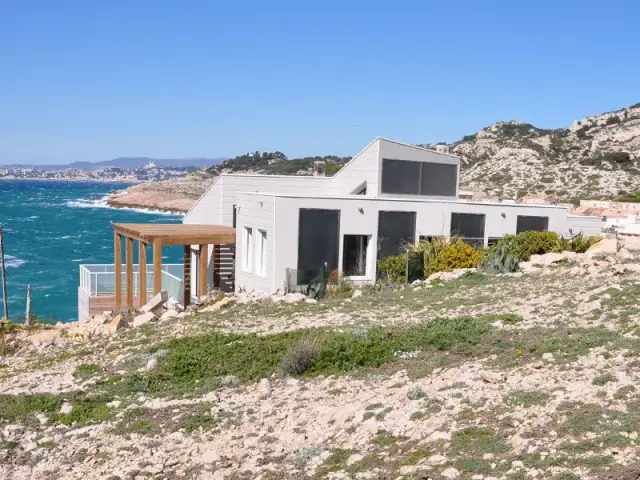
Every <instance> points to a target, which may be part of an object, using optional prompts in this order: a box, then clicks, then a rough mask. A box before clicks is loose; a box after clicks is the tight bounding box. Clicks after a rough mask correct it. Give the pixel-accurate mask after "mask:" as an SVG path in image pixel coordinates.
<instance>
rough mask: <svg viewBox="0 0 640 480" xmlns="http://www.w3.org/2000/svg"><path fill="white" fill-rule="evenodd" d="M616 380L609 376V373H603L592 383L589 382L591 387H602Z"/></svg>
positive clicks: (613, 376) (611, 375) (614, 377)
mask: <svg viewBox="0 0 640 480" xmlns="http://www.w3.org/2000/svg"><path fill="white" fill-rule="evenodd" d="M617 380H618V379H617V378H616V376H615V375H613V374H611V373H605V374H602V375H598V376H597V377H594V378H593V381H592V382H591V383H592V384H593V385H596V386H598V387H602V386H604V385H606V384H607V383H611V382H615V381H617Z"/></svg>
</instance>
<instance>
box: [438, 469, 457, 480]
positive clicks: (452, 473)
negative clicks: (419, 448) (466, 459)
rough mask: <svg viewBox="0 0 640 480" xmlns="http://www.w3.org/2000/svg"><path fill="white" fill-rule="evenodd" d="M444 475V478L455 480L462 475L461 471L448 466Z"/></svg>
mask: <svg viewBox="0 0 640 480" xmlns="http://www.w3.org/2000/svg"><path fill="white" fill-rule="evenodd" d="M442 476H443V477H444V478H448V479H451V480H454V479H456V478H459V477H460V472H459V471H458V470H456V469H455V468H453V467H450V468H447V469H446V470H445V471H444V472H442Z"/></svg>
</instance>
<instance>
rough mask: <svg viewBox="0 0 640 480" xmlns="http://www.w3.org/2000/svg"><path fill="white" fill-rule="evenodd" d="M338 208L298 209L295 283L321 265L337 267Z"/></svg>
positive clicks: (305, 279)
mask: <svg viewBox="0 0 640 480" xmlns="http://www.w3.org/2000/svg"><path fill="white" fill-rule="evenodd" d="M339 242H340V210H320V209H307V208H301V209H300V223H299V227H298V284H299V285H304V284H307V283H309V282H310V281H311V280H312V279H313V278H315V277H316V276H317V275H318V273H319V272H320V271H321V270H322V269H323V268H324V265H325V263H326V264H327V268H328V270H329V272H331V271H332V270H336V269H337V268H338V255H339V247H340V245H339Z"/></svg>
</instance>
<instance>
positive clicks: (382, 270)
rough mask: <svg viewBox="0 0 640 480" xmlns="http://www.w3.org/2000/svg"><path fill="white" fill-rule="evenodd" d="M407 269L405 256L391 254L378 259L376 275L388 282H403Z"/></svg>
mask: <svg viewBox="0 0 640 480" xmlns="http://www.w3.org/2000/svg"><path fill="white" fill-rule="evenodd" d="M406 270H407V257H406V256H405V255H393V256H391V257H387V258H381V259H380V260H378V276H379V277H380V279H382V280H384V281H386V282H389V283H404V277H405V273H406Z"/></svg>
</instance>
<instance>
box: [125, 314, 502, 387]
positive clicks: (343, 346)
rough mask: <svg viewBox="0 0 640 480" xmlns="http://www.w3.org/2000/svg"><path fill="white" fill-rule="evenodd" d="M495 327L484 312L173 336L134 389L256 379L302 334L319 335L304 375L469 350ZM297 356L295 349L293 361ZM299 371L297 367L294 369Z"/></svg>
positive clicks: (272, 369) (270, 370) (272, 368)
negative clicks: (365, 324) (419, 320)
mask: <svg viewBox="0 0 640 480" xmlns="http://www.w3.org/2000/svg"><path fill="white" fill-rule="evenodd" d="M493 331H494V329H493V327H491V325H490V322H489V320H487V319H485V318H472V317H464V318H452V319H437V320H434V321H432V322H428V323H425V324H422V325H416V326H411V327H407V328H395V329H392V328H384V327H372V328H369V329H367V330H364V331H363V330H362V329H358V330H354V331H352V332H336V331H330V330H321V329H318V330H306V331H295V332H285V333H280V334H276V335H267V336H264V335H255V334H249V335H234V334H221V333H212V334H209V335H202V336H198V337H189V338H181V339H177V340H172V341H170V342H167V343H165V344H163V345H160V346H156V347H154V349H157V348H164V349H167V350H168V351H169V352H170V353H169V355H168V356H167V357H164V358H161V359H159V360H158V363H159V365H158V367H157V368H156V369H155V370H154V371H153V372H151V373H149V374H147V376H145V377H140V376H131V377H130V378H129V379H128V380H127V381H128V382H130V381H132V380H135V382H136V383H137V387H136V388H138V389H139V390H138V391H149V392H152V393H158V394H165V393H173V394H184V393H188V392H192V391H202V390H206V389H212V388H216V387H217V386H218V384H219V381H220V380H219V379H220V378H222V377H225V376H228V375H233V376H235V377H237V378H238V379H240V380H241V381H256V380H258V379H260V378H265V377H269V376H270V375H271V374H273V373H276V372H278V371H280V368H281V366H282V363H283V359H284V358H287V357H288V356H290V355H291V352H292V351H295V349H296V348H299V345H300V344H301V342H303V341H304V340H303V339H305V338H314V339H317V340H314V343H315V342H316V341H317V347H314V349H315V348H317V351H315V350H314V352H315V353H314V355H313V356H314V358H313V359H311V358H309V356H308V355H305V359H304V360H305V362H304V363H305V365H304V367H305V368H304V370H305V375H308V376H315V375H334V374H345V373H349V372H352V371H354V370H356V369H358V368H361V367H379V366H381V365H383V364H386V363H391V362H394V361H396V360H397V357H396V352H412V351H417V350H419V351H422V352H425V351H442V350H448V351H452V352H456V353H463V354H464V353H470V352H471V351H472V349H473V347H474V346H476V345H479V344H481V343H482V342H483V341H486V340H487V339H488V338H489V336H490V335H491V334H492V332H493ZM298 360H299V356H298V355H296V360H295V362H294V363H295V364H296V366H297V365H300V362H298ZM293 370H295V371H300V370H299V369H297V368H296V369H293Z"/></svg>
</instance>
